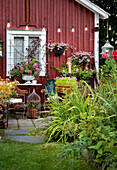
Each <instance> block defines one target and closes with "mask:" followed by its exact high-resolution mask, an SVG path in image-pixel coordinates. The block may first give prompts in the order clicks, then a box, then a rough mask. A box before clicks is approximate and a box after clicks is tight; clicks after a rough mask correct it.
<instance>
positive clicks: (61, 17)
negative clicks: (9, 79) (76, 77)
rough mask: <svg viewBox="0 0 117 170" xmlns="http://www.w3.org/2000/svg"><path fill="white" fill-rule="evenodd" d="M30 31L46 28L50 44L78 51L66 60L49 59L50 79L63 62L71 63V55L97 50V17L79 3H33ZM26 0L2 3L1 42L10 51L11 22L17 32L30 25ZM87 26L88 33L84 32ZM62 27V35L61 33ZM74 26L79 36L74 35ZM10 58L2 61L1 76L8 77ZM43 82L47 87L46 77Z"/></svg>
mask: <svg viewBox="0 0 117 170" xmlns="http://www.w3.org/2000/svg"><path fill="white" fill-rule="evenodd" d="M28 5H29V10H28V18H29V27H31V29H41V28H42V27H43V25H45V27H46V29H47V42H49V40H50V39H51V41H52V42H65V43H68V44H69V45H73V47H76V50H74V51H70V50H69V51H68V53H67V54H66V55H65V56H63V55H62V56H61V57H60V58H59V57H55V55H54V54H51V56H47V63H48V66H47V72H48V74H49V77H48V78H49V79H50V78H54V77H56V75H57V71H55V70H54V69H52V64H51V62H53V63H54V66H55V67H61V65H62V62H64V61H65V62H66V61H67V57H70V56H71V52H75V51H88V52H93V50H94V31H93V28H94V14H93V13H92V12H91V11H89V10H88V9H86V8H85V7H83V6H82V5H80V4H79V3H77V2H76V1H75V0H29V4H28ZM26 16H27V13H26V0H0V35H1V36H0V39H1V40H3V41H4V42H5V51H6V25H7V21H8V20H10V21H11V23H12V27H11V28H13V29H22V28H24V26H25V25H26V23H27V18H26ZM85 25H87V27H88V31H84V28H85ZM58 26H60V27H61V32H60V33H58V32H57V28H58ZM72 26H74V28H75V32H74V33H72V32H71V28H72ZM5 54H6V52H5ZM5 68H6V57H4V58H0V76H2V77H5V72H6V71H5ZM39 82H42V83H43V85H44V84H45V82H46V80H45V77H40V79H39Z"/></svg>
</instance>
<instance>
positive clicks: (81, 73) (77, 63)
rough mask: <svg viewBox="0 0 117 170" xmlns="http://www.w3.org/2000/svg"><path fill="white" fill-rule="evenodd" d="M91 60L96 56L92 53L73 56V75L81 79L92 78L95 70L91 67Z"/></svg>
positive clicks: (79, 53) (80, 53)
mask: <svg viewBox="0 0 117 170" xmlns="http://www.w3.org/2000/svg"><path fill="white" fill-rule="evenodd" d="M91 58H94V56H93V55H92V54H91V53H90V52H84V51H83V52H81V51H80V52H76V53H74V54H72V56H71V61H72V75H77V77H78V78H79V79H86V78H91V77H92V74H93V73H95V70H92V69H91V68H90V67H89V64H90V60H91Z"/></svg>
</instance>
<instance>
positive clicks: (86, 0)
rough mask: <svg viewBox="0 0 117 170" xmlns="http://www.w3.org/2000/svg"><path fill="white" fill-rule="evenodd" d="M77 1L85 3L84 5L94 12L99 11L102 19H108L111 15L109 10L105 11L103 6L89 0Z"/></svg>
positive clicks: (77, 0)
mask: <svg viewBox="0 0 117 170" xmlns="http://www.w3.org/2000/svg"><path fill="white" fill-rule="evenodd" d="M75 1H76V2H78V3H79V4H81V5H83V6H84V7H86V8H87V9H89V10H90V11H92V12H93V13H98V14H99V18H101V19H106V18H108V17H109V15H110V14H109V13H108V12H106V11H104V10H103V9H102V8H100V7H99V6H97V5H95V4H94V3H92V2H90V1H89V0H75Z"/></svg>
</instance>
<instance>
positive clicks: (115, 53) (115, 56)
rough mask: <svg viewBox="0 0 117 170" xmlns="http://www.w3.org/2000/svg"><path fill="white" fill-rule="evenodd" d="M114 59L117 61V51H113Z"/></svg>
mask: <svg viewBox="0 0 117 170" xmlns="http://www.w3.org/2000/svg"><path fill="white" fill-rule="evenodd" d="M113 59H114V60H117V50H116V51H113Z"/></svg>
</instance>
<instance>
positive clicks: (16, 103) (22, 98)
mask: <svg viewBox="0 0 117 170" xmlns="http://www.w3.org/2000/svg"><path fill="white" fill-rule="evenodd" d="M15 90H16V94H17V96H16V97H15V98H11V99H10V102H11V103H12V104H11V105H10V106H9V111H10V112H11V111H14V112H16V111H22V110H23V118H24V115H25V114H26V94H27V93H28V91H27V90H22V89H20V88H18V87H17V86H16V89H15Z"/></svg>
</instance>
